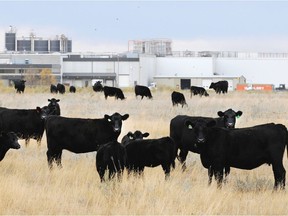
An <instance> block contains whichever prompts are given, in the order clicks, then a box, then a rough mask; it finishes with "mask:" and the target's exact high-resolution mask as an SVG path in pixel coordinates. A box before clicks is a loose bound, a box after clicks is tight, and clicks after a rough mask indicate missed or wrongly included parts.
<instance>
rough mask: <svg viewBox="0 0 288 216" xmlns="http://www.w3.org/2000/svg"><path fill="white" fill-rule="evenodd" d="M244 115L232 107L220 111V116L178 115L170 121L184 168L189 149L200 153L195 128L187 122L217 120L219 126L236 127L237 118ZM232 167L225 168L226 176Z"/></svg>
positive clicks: (172, 136) (173, 137)
mask: <svg viewBox="0 0 288 216" xmlns="http://www.w3.org/2000/svg"><path fill="white" fill-rule="evenodd" d="M241 115H242V111H237V112H235V111H234V110H232V109H228V110H226V111H225V112H222V111H219V112H218V116H219V117H218V118H212V117H202V116H187V115H177V116H176V117H174V118H173V119H172V120H171V121H170V137H171V138H172V139H173V140H174V141H175V143H176V145H177V148H178V149H179V150H180V152H179V155H178V156H177V158H178V160H179V161H180V163H181V164H182V168H183V170H185V169H186V158H187V155H188V152H189V151H192V152H194V153H198V154H199V153H200V152H199V149H198V148H197V147H196V146H195V143H196V138H195V133H194V130H188V129H187V128H186V126H185V122H186V121H188V120H190V121H192V122H193V121H196V120H198V119H203V120H206V121H211V120H213V119H214V120H215V121H216V126H217V127H224V128H235V124H236V118H239V117H240V116H241ZM229 171H230V168H229V167H226V168H225V174H226V176H227V175H228V174H229Z"/></svg>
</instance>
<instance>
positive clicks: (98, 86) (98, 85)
mask: <svg viewBox="0 0 288 216" xmlns="http://www.w3.org/2000/svg"><path fill="white" fill-rule="evenodd" d="M92 88H93V91H95V92H101V91H103V86H102V84H101V81H97V82H96V83H94V85H93V87H92Z"/></svg>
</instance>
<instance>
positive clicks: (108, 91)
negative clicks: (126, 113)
mask: <svg viewBox="0 0 288 216" xmlns="http://www.w3.org/2000/svg"><path fill="white" fill-rule="evenodd" d="M103 90H104V96H105V99H106V100H107V97H108V96H109V97H115V99H121V100H124V99H125V97H124V94H123V92H122V90H121V89H120V88H116V87H110V86H104V88H103Z"/></svg>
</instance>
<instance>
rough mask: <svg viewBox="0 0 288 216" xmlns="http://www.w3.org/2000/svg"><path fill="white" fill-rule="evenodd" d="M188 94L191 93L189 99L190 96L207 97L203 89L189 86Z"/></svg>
mask: <svg viewBox="0 0 288 216" xmlns="http://www.w3.org/2000/svg"><path fill="white" fill-rule="evenodd" d="M190 92H191V96H190V97H192V95H200V97H202V96H203V95H204V96H205V97H207V96H209V94H208V93H207V91H206V90H205V88H203V87H198V86H191V87H190Z"/></svg>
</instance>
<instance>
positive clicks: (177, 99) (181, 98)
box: [171, 91, 188, 108]
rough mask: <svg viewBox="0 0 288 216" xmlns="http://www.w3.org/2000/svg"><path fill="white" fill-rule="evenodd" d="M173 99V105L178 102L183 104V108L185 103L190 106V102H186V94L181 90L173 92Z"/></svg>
mask: <svg viewBox="0 0 288 216" xmlns="http://www.w3.org/2000/svg"><path fill="white" fill-rule="evenodd" d="M171 100H172V105H173V106H175V105H177V106H178V104H181V105H182V108H183V106H184V105H186V106H188V104H187V103H186V100H185V97H184V95H183V94H182V93H180V92H176V91H173V92H172V94H171Z"/></svg>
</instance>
